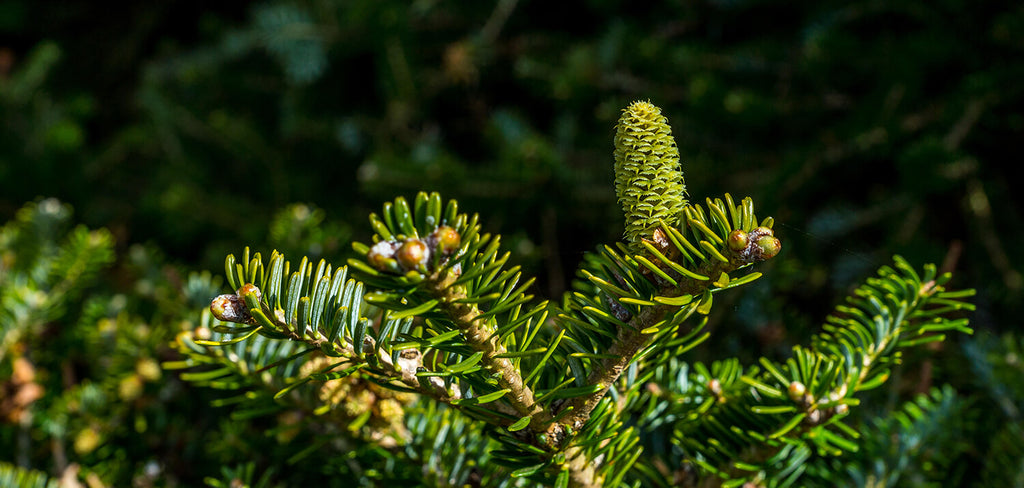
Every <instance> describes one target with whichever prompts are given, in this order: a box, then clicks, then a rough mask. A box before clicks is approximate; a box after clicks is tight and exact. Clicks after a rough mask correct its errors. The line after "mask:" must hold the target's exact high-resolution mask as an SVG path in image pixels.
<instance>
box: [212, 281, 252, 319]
mask: <svg viewBox="0 0 1024 488" xmlns="http://www.w3.org/2000/svg"><path fill="white" fill-rule="evenodd" d="M243 288H244V287H243ZM210 312H213V316H214V317H217V320H221V321H224V322H235V323H237V324H254V323H256V321H255V319H253V318H252V315H250V314H249V308H248V307H246V306H245V300H243V299H242V297H240V296H238V295H220V296H218V297H217V298H214V299H213V302H211V303H210Z"/></svg>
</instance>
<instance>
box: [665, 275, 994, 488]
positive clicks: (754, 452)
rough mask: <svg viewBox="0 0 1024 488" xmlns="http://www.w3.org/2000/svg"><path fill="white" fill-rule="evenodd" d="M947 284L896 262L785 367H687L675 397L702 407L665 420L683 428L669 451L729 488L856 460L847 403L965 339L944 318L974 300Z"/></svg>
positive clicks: (958, 320) (962, 326)
mask: <svg viewBox="0 0 1024 488" xmlns="http://www.w3.org/2000/svg"><path fill="white" fill-rule="evenodd" d="M949 279H950V276H949V274H944V275H939V274H938V273H937V272H936V268H935V266H934V265H927V266H925V267H924V269H923V272H918V271H917V270H915V269H914V268H913V267H911V266H910V265H909V264H908V263H907V262H906V261H905V260H904V259H903V258H901V257H899V256H896V257H895V258H894V264H893V265H892V266H883V267H881V268H880V269H879V270H878V274H877V276H876V277H874V278H869V279H868V280H866V282H865V283H864V284H863V285H861V286H860V287H858V288H857V289H856V290H855V291H854V293H853V294H852V296H850V297H849V298H848V300H847V303H846V304H844V305H840V306H838V307H836V311H835V313H833V314H832V315H830V316H829V317H828V318H827V319H826V321H825V325H824V327H823V329H824V331H823V332H822V333H820V334H818V335H817V336H815V337H814V338H813V340H812V347H810V348H805V347H801V346H796V347H794V348H793V355H792V357H791V358H790V359H788V360H786V361H785V362H782V363H778V362H774V361H771V360H768V359H766V358H762V359H761V360H760V362H759V363H760V364H759V366H760V367H758V366H754V367H750V368H747V370H746V371H744V370H743V368H741V367H740V365H739V363H738V362H736V361H726V362H716V363H715V364H713V365H712V367H711V368H707V367H704V366H702V365H699V364H698V365H695V368H694V373H693V374H691V375H690V378H689V379H688V381H687V384H688V385H689V386H688V387H687V389H688V390H689V392H688V393H686V394H685V395H683V396H689V397H698V398H704V399H706V401H705V402H704V403H703V404H700V405H697V404H694V405H691V406H682V410H681V411H678V412H674V413H675V414H676V415H677V418H680V419H683V420H682V421H681V422H680V423H679V425H678V427H677V429H676V432H675V435H676V436H677V439H678V441H679V443H680V444H682V445H684V446H686V447H687V448H688V449H690V450H692V451H693V452H699V453H701V456H700V457H699V458H698V459H697V460H696V462H697V463H698V464H699V465H700V466H701V467H702V468H703V469H704V470H705V471H707V472H709V473H711V474H713V475H715V476H716V477H718V478H720V479H722V480H724V481H726V483H725V484H726V485H729V486H733V485H739V484H741V483H743V482H746V481H754V482H757V481H758V480H765V479H778V480H783V483H782V484H783V485H786V484H793V483H795V482H796V481H797V480H798V479H799V478H800V476H801V475H802V474H803V473H804V472H805V470H806V469H807V466H806V465H805V464H806V463H808V462H810V461H811V460H813V458H814V457H815V456H818V457H830V456H838V455H840V454H842V453H844V452H851V451H856V450H857V449H858V444H857V439H858V438H859V437H860V434H859V433H858V432H857V431H856V430H854V429H853V428H852V427H851V426H848V425H847V424H846V423H845V419H846V417H847V415H849V413H850V411H851V409H852V408H855V407H856V406H858V405H859V403H860V400H859V399H858V398H857V396H856V395H857V394H858V393H859V392H863V391H866V390H871V389H874V388H878V387H879V386H881V385H882V384H884V383H885V381H886V380H887V379H888V378H889V375H890V369H891V367H892V366H893V365H894V364H896V363H898V362H899V361H900V357H901V353H902V351H903V350H905V349H908V348H912V347H915V346H918V345H921V344H927V343H931V342H937V341H942V340H944V339H945V337H946V334H947V333H950V332H962V333H970V332H971V330H970V328H969V327H968V324H967V319H965V318H962V317H955V316H954V317H950V315H956V314H958V313H961V312H964V311H970V310H973V308H974V306H973V305H971V304H970V303H967V302H966V301H965V300H964V299H965V298H967V297H970V296H972V295H973V294H974V292H973V290H960V291H951V290H947V289H946V285H947V283H948V281H949ZM669 408H670V409H671V408H674V407H671V406H670V407H669ZM723 426H728V429H723Z"/></svg>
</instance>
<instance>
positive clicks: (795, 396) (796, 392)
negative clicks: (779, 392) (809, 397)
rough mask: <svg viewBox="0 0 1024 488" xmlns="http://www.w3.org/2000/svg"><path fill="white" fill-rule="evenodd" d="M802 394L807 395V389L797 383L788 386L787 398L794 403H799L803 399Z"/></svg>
mask: <svg viewBox="0 0 1024 488" xmlns="http://www.w3.org/2000/svg"><path fill="white" fill-rule="evenodd" d="M804 393H807V387H806V386H804V384H803V383H801V382H799V381H794V382H792V383H790V384H789V398H790V400H793V401H794V402H799V401H800V400H801V399H802V398H803V397H804Z"/></svg>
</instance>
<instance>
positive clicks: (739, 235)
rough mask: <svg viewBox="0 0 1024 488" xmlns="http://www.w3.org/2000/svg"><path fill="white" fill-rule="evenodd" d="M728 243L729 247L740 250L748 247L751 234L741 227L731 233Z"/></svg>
mask: <svg viewBox="0 0 1024 488" xmlns="http://www.w3.org/2000/svg"><path fill="white" fill-rule="evenodd" d="M728 243H729V249H732V250H733V251H737V252H739V251H742V250H744V249H746V248H747V245H748V244H750V236H749V235H748V234H747V233H746V232H743V231H742V230H741V229H736V230H734V231H732V232H730V233H729V239H728Z"/></svg>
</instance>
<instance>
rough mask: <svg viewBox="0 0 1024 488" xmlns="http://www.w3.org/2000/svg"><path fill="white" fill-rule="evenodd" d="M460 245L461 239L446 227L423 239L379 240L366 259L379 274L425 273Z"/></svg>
mask: <svg viewBox="0 0 1024 488" xmlns="http://www.w3.org/2000/svg"><path fill="white" fill-rule="evenodd" d="M460 245H462V236H460V235H459V233H458V232H457V231H456V230H455V229H453V228H451V227H448V226H446V225H442V226H440V227H438V228H437V229H435V230H434V232H433V233H431V234H430V235H429V236H427V237H426V238H425V239H420V238H418V237H410V238H406V239H403V240H387V241H380V242H378V243H376V244H374V245H373V247H371V248H370V251H369V252H368V253H367V254H366V260H367V261H368V262H369V263H370V266H373V267H374V268H376V269H377V270H379V271H384V272H388V273H394V274H408V273H410V272H411V273H418V274H427V273H429V272H431V271H433V270H434V269H436V267H437V265H439V264H443V263H444V262H445V261H447V260H448V258H449V257H451V256H452V255H453V254H455V252H456V251H458V250H459V246H460Z"/></svg>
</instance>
